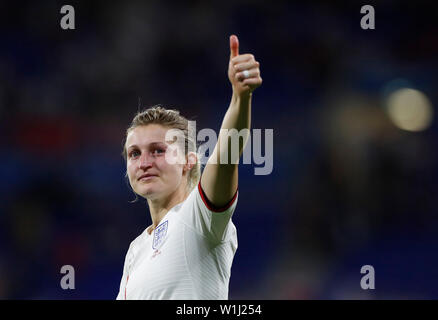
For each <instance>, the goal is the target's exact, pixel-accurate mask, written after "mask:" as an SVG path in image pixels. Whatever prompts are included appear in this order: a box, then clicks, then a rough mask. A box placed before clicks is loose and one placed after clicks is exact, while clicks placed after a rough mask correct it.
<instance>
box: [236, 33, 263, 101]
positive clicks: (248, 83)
mask: <svg viewBox="0 0 438 320" xmlns="http://www.w3.org/2000/svg"><path fill="white" fill-rule="evenodd" d="M259 66H260V63H258V62H257V61H256V60H255V58H254V56H253V55H252V54H241V55H239V39H238V38H237V36H235V35H232V36H230V62H229V64H228V79H229V80H230V82H231V85H232V86H233V93H234V94H236V95H237V96H239V97H248V96H250V95H251V94H252V92H253V91H254V90H255V89H256V88H258V87H259V86H260V85H261V84H262V78H261V77H260V69H259ZM245 70H246V71H247V72H248V73H247V77H246V78H245V73H246V72H245V73H244V71H245Z"/></svg>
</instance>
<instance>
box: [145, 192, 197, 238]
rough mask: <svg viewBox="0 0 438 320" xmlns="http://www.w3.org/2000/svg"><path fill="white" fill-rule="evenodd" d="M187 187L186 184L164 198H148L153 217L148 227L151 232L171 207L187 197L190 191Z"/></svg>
mask: <svg viewBox="0 0 438 320" xmlns="http://www.w3.org/2000/svg"><path fill="white" fill-rule="evenodd" d="M186 189H187V188H186V187H185V186H184V187H181V188H178V189H177V190H175V191H174V192H173V193H171V194H170V195H168V196H165V197H163V198H160V199H154V200H151V199H148V205H149V212H150V214H151V218H152V225H151V226H149V227H148V229H147V231H148V233H149V234H150V233H151V232H152V231H153V230H154V229H155V228H156V227H157V226H158V224H159V223H160V221H161V220H162V219H163V217H164V216H165V215H166V214H167V213H168V212H169V210H170V209H172V208H173V207H174V206H176V205H177V204H179V203H181V202H183V201H184V200H185V199H186V198H187V196H188V194H189V193H188V192H187V190H186Z"/></svg>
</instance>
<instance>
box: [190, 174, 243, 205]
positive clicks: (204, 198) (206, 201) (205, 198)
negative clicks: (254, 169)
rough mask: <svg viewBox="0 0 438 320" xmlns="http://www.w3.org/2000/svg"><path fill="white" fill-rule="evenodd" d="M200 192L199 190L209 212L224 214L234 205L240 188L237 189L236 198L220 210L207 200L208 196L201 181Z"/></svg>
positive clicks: (199, 184)
mask: <svg viewBox="0 0 438 320" xmlns="http://www.w3.org/2000/svg"><path fill="white" fill-rule="evenodd" d="M198 190H199V194H200V195H201V198H202V201H203V202H204V204H205V206H206V207H207V209H208V210H210V211H213V212H224V211H225V210H227V209H228V208H230V207H231V206H232V205H233V203H234V201H235V200H236V198H237V192H238V191H239V187H237V190H236V193H235V194H234V196H233V198H232V199H231V200H230V202H228V204H226V205H225V206H223V207H220V208H219V207H216V206H215V205H213V204H212V203H211V202H210V200H208V199H207V196H206V195H205V193H204V190H202V187H201V181H199V183H198Z"/></svg>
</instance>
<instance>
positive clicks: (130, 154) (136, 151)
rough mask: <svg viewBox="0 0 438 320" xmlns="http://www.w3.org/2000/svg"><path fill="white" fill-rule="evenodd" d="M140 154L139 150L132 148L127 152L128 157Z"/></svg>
mask: <svg viewBox="0 0 438 320" xmlns="http://www.w3.org/2000/svg"><path fill="white" fill-rule="evenodd" d="M139 155H140V151H138V150H132V151H131V152H130V153H129V157H130V158H135V157H137V156H139Z"/></svg>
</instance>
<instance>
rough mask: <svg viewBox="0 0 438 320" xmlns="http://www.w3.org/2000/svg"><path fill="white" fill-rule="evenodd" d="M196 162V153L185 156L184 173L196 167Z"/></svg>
mask: <svg viewBox="0 0 438 320" xmlns="http://www.w3.org/2000/svg"><path fill="white" fill-rule="evenodd" d="M197 162H198V157H197V156H196V153H194V152H189V154H188V155H187V156H186V164H185V165H184V171H190V170H192V168H193V167H194V166H195V165H196V163H197Z"/></svg>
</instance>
